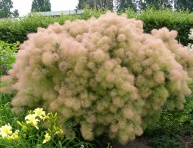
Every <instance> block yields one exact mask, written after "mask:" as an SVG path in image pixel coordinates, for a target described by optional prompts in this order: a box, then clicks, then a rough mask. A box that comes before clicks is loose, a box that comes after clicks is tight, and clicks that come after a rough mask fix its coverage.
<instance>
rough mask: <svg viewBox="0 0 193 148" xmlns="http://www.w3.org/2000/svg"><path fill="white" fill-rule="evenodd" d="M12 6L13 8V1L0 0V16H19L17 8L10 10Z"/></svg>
mask: <svg viewBox="0 0 193 148" xmlns="http://www.w3.org/2000/svg"><path fill="white" fill-rule="evenodd" d="M12 8H13V2H12V1H11V0H1V1H0V18H6V17H12V16H14V17H17V16H19V12H18V10H14V11H13V12H11V9H12Z"/></svg>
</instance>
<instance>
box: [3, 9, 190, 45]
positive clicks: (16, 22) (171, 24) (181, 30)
mask: <svg viewBox="0 0 193 148" xmlns="http://www.w3.org/2000/svg"><path fill="white" fill-rule="evenodd" d="M103 13H104V12H102V11H100V10H99V11H96V10H93V11H90V10H88V9H85V11H84V13H83V14H81V15H61V16H60V17H51V16H41V15H34V16H26V17H24V18H18V19H3V20H0V40H3V41H6V42H8V43H15V42H16V41H19V42H20V43H22V42H23V41H25V40H26V39H27V34H28V33H33V32H36V31H37V28H38V27H43V28H47V27H48V26H49V24H52V23H54V22H59V23H60V24H63V23H64V22H65V21H66V20H72V21H73V20H77V19H85V20H86V19H88V18H90V17H91V16H94V17H99V16H100V15H101V14H103ZM125 13H126V14H127V15H128V17H129V18H136V19H139V20H142V21H143V22H144V31H145V32H147V33H149V32H151V30H152V29H154V28H156V29H158V28H162V27H167V28H168V29H169V30H177V31H178V37H177V40H178V41H179V42H180V43H182V44H183V45H187V44H188V43H189V42H191V43H193V42H192V41H190V40H189V39H188V35H189V33H190V28H193V13H189V12H184V11H178V12H173V11H172V10H169V9H167V10H154V9H147V10H145V11H142V12H140V13H137V12H134V11H132V10H130V9H126V11H125Z"/></svg>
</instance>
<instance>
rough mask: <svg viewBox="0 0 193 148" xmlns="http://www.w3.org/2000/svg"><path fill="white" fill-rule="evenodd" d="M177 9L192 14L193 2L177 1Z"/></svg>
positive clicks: (187, 0) (186, 0) (190, 0)
mask: <svg viewBox="0 0 193 148" xmlns="http://www.w3.org/2000/svg"><path fill="white" fill-rule="evenodd" d="M177 7H178V9H182V10H187V9H188V10H189V11H190V12H193V1H192V0H178V3H177Z"/></svg>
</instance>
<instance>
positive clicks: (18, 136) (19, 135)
mask: <svg viewBox="0 0 193 148" xmlns="http://www.w3.org/2000/svg"><path fill="white" fill-rule="evenodd" d="M24 119H25V120H24V121H17V124H18V125H19V127H20V130H18V129H17V130H15V132H13V127H12V126H11V125H10V124H9V123H8V124H5V125H2V126H1V127H0V139H1V140H2V139H4V140H8V141H9V142H10V141H16V140H17V141H19V140H25V139H27V140H28V141H29V140H30V141H31V142H33V143H34V141H38V143H41V144H45V143H48V142H49V141H50V140H51V139H52V138H53V137H55V136H56V135H61V134H62V132H63V131H62V129H61V128H59V127H58V126H56V119H57V114H53V113H48V114H46V112H45V111H44V110H43V108H36V109H35V110H30V111H28V114H27V115H26V116H25V118H24ZM44 123H46V124H48V125H49V127H48V128H47V129H45V128H44V126H43V124H44Z"/></svg>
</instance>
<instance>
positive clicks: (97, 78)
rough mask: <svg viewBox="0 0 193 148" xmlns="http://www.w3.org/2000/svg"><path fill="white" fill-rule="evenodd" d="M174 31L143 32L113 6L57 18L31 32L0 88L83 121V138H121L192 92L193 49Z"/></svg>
mask: <svg viewBox="0 0 193 148" xmlns="http://www.w3.org/2000/svg"><path fill="white" fill-rule="evenodd" d="M176 35H177V32H176V31H169V30H168V29H166V28H162V29H159V30H153V31H152V33H151V34H146V33H144V31H143V23H142V22H141V21H137V20H135V19H127V16H126V15H124V14H123V15H121V16H118V15H116V14H114V13H110V12H108V13H106V14H104V15H102V16H101V17H99V18H98V19H95V18H91V19H89V20H88V21H84V20H77V21H74V22H71V21H66V22H65V24H64V25H59V24H58V23H55V24H53V25H50V26H49V27H48V28H47V29H43V28H39V29H38V32H37V33H34V34H29V35H28V38H29V39H28V40H27V41H25V42H24V43H23V44H22V45H21V46H20V50H19V52H18V54H17V56H16V63H15V64H14V66H13V69H11V70H10V71H9V75H8V76H4V77H2V78H1V81H3V82H6V83H7V84H8V86H6V87H3V88H1V89H0V90H1V91H2V92H4V93H6V92H7V93H11V92H13V93H15V94H16V95H15V97H14V99H13V101H12V105H13V106H14V107H15V108H18V109H19V108H23V107H28V108H36V107H37V106H41V107H42V108H44V109H46V110H48V111H52V112H57V113H58V120H57V123H58V124H59V125H68V124H67V123H69V122H73V123H74V124H75V125H80V131H81V133H82V136H83V137H84V138H85V139H87V140H92V139H93V138H94V136H99V135H101V134H102V133H104V132H106V133H109V135H110V137H111V138H117V139H118V140H119V141H120V142H121V143H123V144H124V143H126V142H127V141H128V140H133V139H134V138H135V136H136V135H141V134H142V133H143V129H144V128H146V127H147V126H148V125H150V124H151V123H154V122H156V121H158V119H159V115H160V112H161V109H162V107H163V106H164V105H165V106H167V107H168V108H170V109H173V108H178V109H182V108H183V104H184V103H185V101H186V100H185V96H186V95H189V94H190V93H191V91H190V89H189V88H188V83H189V82H190V81H191V77H192V67H193V54H192V53H191V52H189V51H188V50H187V49H186V48H184V47H183V46H182V45H180V44H178V42H177V41H176V40H175V38H176ZM29 122H30V121H29ZM30 123H31V122H30ZM64 123H66V124H64ZM33 124H34V123H33ZM74 124H73V125H74ZM34 125H35V124H34ZM63 130H64V134H65V135H66V136H67V137H73V135H74V133H75V131H74V128H73V127H72V128H70V127H69V126H64V127H63Z"/></svg>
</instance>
